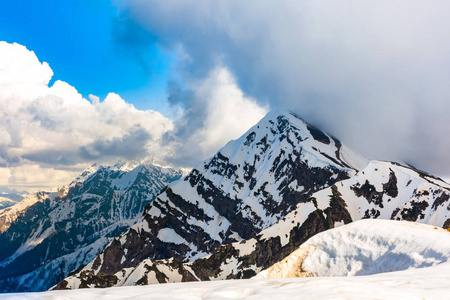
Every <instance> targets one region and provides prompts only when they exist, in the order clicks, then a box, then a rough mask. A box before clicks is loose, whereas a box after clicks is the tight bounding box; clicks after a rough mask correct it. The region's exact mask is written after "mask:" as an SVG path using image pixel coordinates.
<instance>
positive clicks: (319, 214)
mask: <svg viewBox="0 0 450 300" xmlns="http://www.w3.org/2000/svg"><path fill="white" fill-rule="evenodd" d="M365 218H380V219H392V220H406V221H414V222H419V223H425V224H430V225H435V226H438V227H444V228H450V185H449V184H447V183H445V182H443V181H441V180H438V179H436V178H433V177H430V176H427V175H425V174H423V173H421V172H418V171H417V170H413V169H411V168H408V167H404V166H400V165H398V164H395V163H389V162H380V161H371V162H369V163H368V164H367V166H366V167H365V168H364V169H362V170H361V171H359V172H358V173H357V174H356V175H355V176H353V177H351V178H349V179H346V180H342V181H340V182H337V183H335V184H334V185H333V186H331V187H329V188H326V189H324V190H321V191H318V192H316V193H314V194H313V195H312V196H311V197H309V198H308V199H307V200H305V201H303V202H300V203H298V204H297V206H296V208H295V209H294V210H293V211H292V212H290V213H289V214H288V215H287V216H286V217H285V218H284V219H283V220H280V221H279V222H278V223H276V224H274V225H273V226H271V227H269V228H267V229H265V230H263V231H261V232H260V233H259V234H258V235H257V236H255V237H254V238H251V239H248V240H245V241H241V242H235V243H232V244H228V245H222V246H220V247H219V248H217V249H216V250H215V251H214V252H213V253H212V254H211V255H209V256H207V257H204V258H200V259H197V260H195V261H193V262H187V263H184V264H183V263H181V262H180V261H178V260H176V259H173V258H171V259H166V260H152V259H146V260H144V261H142V262H141V263H140V264H139V265H138V266H137V267H135V268H124V269H122V270H119V271H118V272H116V273H115V274H105V273H102V272H99V270H98V269H97V270H96V269H94V270H92V269H91V270H90V269H84V270H82V271H81V272H80V273H78V274H76V275H74V276H72V277H69V278H66V279H65V280H64V281H62V282H60V283H59V285H58V286H57V288H59V289H61V288H83V287H106V286H122V285H142V284H144V285H145V284H154V283H165V282H181V281H199V280H219V279H239V278H250V277H252V276H254V275H256V274H257V273H259V272H261V271H262V270H264V269H266V268H268V267H270V266H272V265H273V264H275V263H277V262H279V261H281V260H282V259H283V258H285V257H287V256H288V255H290V253H292V252H294V251H295V250H296V249H297V248H298V247H299V246H300V245H301V244H302V243H304V242H305V241H306V240H308V239H309V238H310V237H312V236H314V235H315V234H317V233H319V232H322V231H325V230H327V229H331V228H334V227H336V226H340V225H341V224H348V223H351V222H353V221H356V220H361V219H365Z"/></svg>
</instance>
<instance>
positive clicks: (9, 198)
mask: <svg viewBox="0 0 450 300" xmlns="http://www.w3.org/2000/svg"><path fill="white" fill-rule="evenodd" d="M22 199H23V196H21V195H18V194H10V193H0V211H1V210H2V209H4V208H7V207H10V206H13V205H14V204H16V203H18V202H20V201H22Z"/></svg>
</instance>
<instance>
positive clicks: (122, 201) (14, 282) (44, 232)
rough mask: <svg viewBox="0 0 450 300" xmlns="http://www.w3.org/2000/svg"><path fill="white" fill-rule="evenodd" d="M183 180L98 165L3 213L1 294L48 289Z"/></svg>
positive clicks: (135, 167) (142, 168)
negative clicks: (64, 183) (69, 181)
mask: <svg viewBox="0 0 450 300" xmlns="http://www.w3.org/2000/svg"><path fill="white" fill-rule="evenodd" d="M181 176H182V173H181V171H178V170H174V169H167V168H161V167H156V166H153V165H150V164H147V165H142V164H131V163H119V164H117V165H115V166H112V167H105V166H99V165H97V164H93V165H91V166H90V167H89V168H87V169H86V170H85V171H84V172H83V173H82V174H81V175H80V176H79V177H78V178H76V179H75V180H74V181H73V182H72V183H70V184H69V185H67V186H64V187H62V188H61V189H59V190H58V191H57V192H54V193H47V192H40V193H36V194H32V195H28V196H26V197H25V198H24V200H23V201H21V202H20V203H18V204H16V205H13V206H11V207H9V208H6V209H3V210H0V232H1V234H0V289H1V290H2V291H4V292H13V291H14V292H16V291H31V290H33V291H36V290H45V289H48V288H49V287H51V286H52V285H54V284H56V283H57V282H58V281H59V280H61V279H63V278H64V277H65V276H67V275H68V274H69V272H70V271H73V270H74V269H76V268H78V267H80V266H81V265H83V264H86V263H88V262H89V261H90V260H91V259H92V258H94V257H95V256H96V255H97V254H98V253H100V251H101V250H102V249H103V248H104V247H105V246H106V245H107V244H108V243H109V242H110V241H111V240H112V238H113V237H114V236H116V235H118V234H119V233H121V232H122V231H124V230H126V229H127V228H128V227H129V226H131V225H133V224H134V223H135V222H137V221H138V219H139V218H140V216H141V215H142V211H143V210H144V207H145V206H146V205H147V204H148V203H150V202H151V201H152V200H153V199H154V198H155V196H156V194H157V193H158V192H159V191H160V190H161V189H162V188H164V187H165V186H166V185H167V184H168V183H170V182H171V181H173V180H176V179H179V178H181Z"/></svg>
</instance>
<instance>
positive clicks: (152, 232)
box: [84, 111, 367, 285]
mask: <svg viewBox="0 0 450 300" xmlns="http://www.w3.org/2000/svg"><path fill="white" fill-rule="evenodd" d="M366 162H367V160H366V159H365V158H363V157H360V156H358V155H356V154H354V153H353V152H351V151H350V150H349V149H348V148H346V147H345V146H343V145H342V144H341V143H340V142H339V141H338V140H337V139H335V138H333V137H330V136H328V135H326V134H325V133H323V132H321V131H320V130H318V129H316V128H314V127H313V126H311V125H309V124H307V123H305V122H304V121H303V120H301V119H300V118H299V117H297V116H296V115H294V114H292V113H289V112H280V111H275V112H271V113H269V114H268V115H266V116H265V117H264V118H263V119H262V120H261V121H260V122H259V123H258V124H257V125H255V126H254V127H252V128H251V129H250V130H249V131H248V132H247V133H246V134H244V135H243V136H242V137H241V138H239V139H238V140H235V141H231V142H229V143H228V144H227V145H226V146H225V147H224V148H222V149H221V150H220V151H219V152H218V153H217V154H216V155H214V156H213V157H212V158H211V159H209V160H207V161H205V162H204V163H203V164H202V165H200V166H199V167H197V168H195V169H193V170H192V171H191V172H190V173H189V174H188V175H187V176H186V177H185V178H184V180H179V181H177V182H174V183H172V184H170V185H169V187H168V188H167V189H165V190H164V191H163V192H162V193H161V194H160V195H159V196H158V197H157V199H156V200H155V201H154V202H152V205H151V206H149V207H148V208H147V209H146V212H145V215H144V218H143V220H142V221H141V222H140V223H138V224H136V225H134V226H133V227H131V228H130V229H129V230H128V231H127V232H125V233H124V234H122V235H121V236H119V237H117V238H116V239H115V240H114V241H113V242H112V243H111V244H110V245H109V246H108V247H106V248H105V250H104V251H103V252H102V254H101V255H99V256H97V258H96V259H95V260H94V261H92V262H91V263H90V264H88V265H87V266H86V267H85V268H84V270H85V271H89V272H91V273H93V274H103V273H105V274H109V275H111V274H114V273H116V272H117V271H119V270H121V269H123V268H130V267H136V266H138V265H139V263H140V262H141V261H142V260H144V259H146V258H149V257H150V258H153V259H164V258H170V257H176V258H177V259H178V260H184V261H193V260H195V259H197V258H199V257H203V256H205V255H208V254H209V253H211V252H212V251H213V250H214V249H216V248H217V247H219V246H220V245H221V244H229V243H231V242H235V241H241V240H243V239H248V238H251V237H253V236H255V235H256V234H258V233H259V232H260V231H261V230H262V229H264V228H267V227H269V226H270V225H272V224H274V223H276V222H277V221H278V220H280V219H282V218H283V217H284V216H286V214H288V213H289V211H291V210H292V209H293V208H294V207H295V205H297V203H299V202H304V201H306V199H308V198H309V196H311V195H312V194H313V193H314V192H316V191H319V190H321V189H323V188H326V187H328V186H330V185H332V184H334V183H335V182H337V181H340V180H343V179H346V178H349V177H350V176H351V175H354V174H355V173H356V170H358V169H359V168H360V167H361V166H363V165H364V164H365V163H366ZM286 255H287V254H286ZM105 278H107V277H105ZM105 284H106V285H108V284H110V283H109V281H108V280H107V282H106V283H105Z"/></svg>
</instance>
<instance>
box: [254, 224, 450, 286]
mask: <svg viewBox="0 0 450 300" xmlns="http://www.w3.org/2000/svg"><path fill="white" fill-rule="evenodd" d="M449 249H450V233H449V232H448V231H446V230H444V229H442V228H437V227H434V226H432V225H424V224H419V223H413V222H406V221H391V220H360V221H356V222H353V223H351V224H348V225H345V226H341V227H339V228H335V229H332V230H328V231H326V232H322V233H319V234H317V235H315V236H314V237H312V238H311V239H309V240H308V241H307V242H306V243H304V244H302V245H301V247H300V248H299V249H297V250H296V251H294V252H293V253H291V254H290V255H289V256H288V257H286V258H285V259H283V260H282V261H281V262H278V263H276V264H275V265H273V266H271V267H270V268H268V269H266V270H264V271H262V272H261V273H259V274H258V275H257V276H256V277H255V278H287V277H311V276H322V277H325V276H360V275H372V274H378V273H385V272H395V271H402V270H407V269H416V268H425V267H431V266H435V265H438V264H441V263H444V262H447V261H448V260H449V258H450V252H449Z"/></svg>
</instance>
